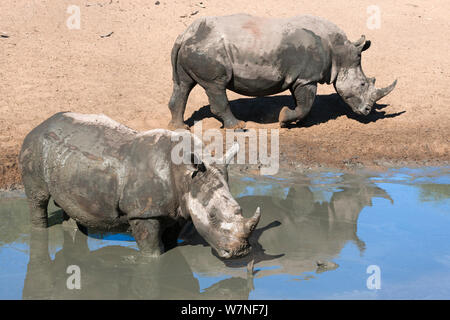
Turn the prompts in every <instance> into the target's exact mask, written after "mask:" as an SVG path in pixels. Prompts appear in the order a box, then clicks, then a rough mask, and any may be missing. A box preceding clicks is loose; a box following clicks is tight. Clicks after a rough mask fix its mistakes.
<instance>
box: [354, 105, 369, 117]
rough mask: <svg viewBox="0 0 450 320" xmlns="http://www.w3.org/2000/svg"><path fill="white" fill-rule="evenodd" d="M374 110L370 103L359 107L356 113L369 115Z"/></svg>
mask: <svg viewBox="0 0 450 320" xmlns="http://www.w3.org/2000/svg"><path fill="white" fill-rule="evenodd" d="M371 111H372V107H371V106H370V105H366V106H365V107H363V108H361V109H359V110H358V111H357V112H356V113H359V114H360V115H363V116H367V115H368V114H369V113H370V112H371Z"/></svg>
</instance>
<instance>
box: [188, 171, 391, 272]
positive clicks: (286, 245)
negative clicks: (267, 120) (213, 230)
mask: <svg viewBox="0 0 450 320" xmlns="http://www.w3.org/2000/svg"><path fill="white" fill-rule="evenodd" d="M243 180H244V182H242V180H241V183H243V185H245V188H241V190H244V189H245V190H249V186H250V190H251V192H250V193H255V192H259V193H262V194H259V195H244V196H242V197H239V198H238V199H237V200H238V202H239V204H240V205H241V206H242V208H243V211H244V212H254V210H255V209H256V207H258V206H260V207H261V208H262V212H263V214H262V219H261V222H260V224H259V225H266V226H265V227H263V228H260V229H256V230H255V233H254V234H253V235H252V237H251V238H250V243H251V244H252V247H253V251H252V254H250V255H248V256H246V257H244V258H240V259H235V260H223V261H221V263H222V265H220V261H219V260H218V259H216V258H215V257H213V256H212V255H207V254H201V255H199V254H198V250H197V249H196V248H195V245H199V244H201V245H203V246H207V244H206V243H204V242H203V243H202V242H201V241H199V237H200V236H199V235H198V234H195V232H193V231H191V232H190V233H189V234H188V235H187V236H184V240H185V243H184V244H185V247H184V248H183V249H184V252H186V253H188V254H186V255H185V256H186V259H187V260H188V261H189V264H190V265H191V267H192V268H193V269H194V270H196V271H197V272H200V273H204V274H211V270H215V271H216V272H218V271H219V270H220V272H222V273H228V274H233V273H232V272H231V271H230V269H229V267H232V268H233V267H244V266H245V265H247V263H248V262H250V261H251V260H254V261H255V263H256V267H257V272H258V274H257V277H262V276H266V275H269V274H291V275H300V274H301V273H303V272H306V271H315V272H316V273H320V272H324V271H327V270H333V269H336V268H337V267H338V266H337V265H336V264H334V263H332V262H331V260H332V259H333V258H335V257H336V256H338V255H339V253H340V251H341V250H342V248H343V247H344V246H345V245H346V244H347V243H348V242H352V243H354V244H355V245H356V246H357V247H358V248H359V250H360V253H361V254H362V253H363V252H364V250H365V247H366V244H365V243H364V241H363V240H361V239H360V238H359V237H358V235H357V223H358V218H359V214H360V213H361V211H362V209H363V208H364V207H367V206H371V205H372V199H373V198H375V197H379V198H385V199H388V200H389V201H391V203H393V200H392V198H391V197H390V196H389V195H388V194H387V192H386V191H385V190H383V189H382V188H379V187H377V186H376V185H374V184H373V183H370V182H369V181H368V180H367V179H366V178H363V179H361V178H357V177H354V176H349V175H344V176H342V177H340V178H339V181H340V183H338V185H339V187H338V188H337V187H336V185H331V186H328V189H331V190H332V192H330V196H329V199H328V200H324V199H323V197H322V199H320V197H319V200H318V199H317V198H318V197H317V192H315V191H314V188H313V187H312V185H313V183H312V181H311V180H312V179H309V178H307V177H306V176H303V177H302V179H301V182H298V181H297V182H296V183H294V184H292V183H285V184H283V183H280V182H279V181H277V182H273V181H270V183H267V182H266V184H264V183H263V184H261V181H258V180H255V181H253V184H254V185H255V186H254V188H252V183H249V181H248V179H246V178H244V179H243ZM343 181H345V183H342V182H343ZM235 183H236V182H235ZM237 183H239V182H237ZM235 188H239V186H235ZM257 188H259V191H255V190H257ZM322 188H324V187H322ZM243 193H249V192H243ZM286 193H287V194H286ZM285 194H286V195H285ZM252 210H253V211H252ZM258 267H259V270H258Z"/></svg>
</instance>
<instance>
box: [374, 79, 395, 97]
mask: <svg viewBox="0 0 450 320" xmlns="http://www.w3.org/2000/svg"><path fill="white" fill-rule="evenodd" d="M396 84H397V80H395V81H394V82H392V84H391V85H390V86H388V87H386V88H382V89H377V90H376V91H375V99H374V101H378V100H380V99H381V98H383V97H385V96H387V95H388V94H389V93H391V91H392V90H394V88H395V85H396Z"/></svg>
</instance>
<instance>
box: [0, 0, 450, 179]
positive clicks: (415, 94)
mask: <svg viewBox="0 0 450 320" xmlns="http://www.w3.org/2000/svg"><path fill="white" fill-rule="evenodd" d="M155 1H156V0H155ZM155 1H153V0H151V1H149V0H133V1H125V0H120V1H118V0H112V1H110V0H99V1H98V0H90V1H85V0H83V1H81V0H70V1H55V0H39V1H38V0H33V1H32V0H5V1H1V2H0V97H1V98H0V186H3V187H4V186H8V185H12V184H14V183H18V182H19V181H20V179H19V174H18V168H17V154H18V151H19V149H20V145H21V143H22V140H23V138H24V137H25V135H26V134H27V133H28V132H29V131H30V130H31V129H32V128H33V127H35V126H36V125H38V124H39V123H40V122H41V121H43V120H44V119H46V118H47V117H49V116H51V115H52V114H54V113H56V112H58V111H65V110H71V111H75V112H83V113H104V114H106V115H108V116H110V117H112V118H113V119H115V120H117V121H119V122H122V123H124V124H126V125H128V126H130V127H132V128H134V129H137V130H148V129H152V128H159V127H166V125H167V123H168V121H169V110H168V108H167V103H168V101H169V98H170V95H171V91H172V81H171V76H172V70H171V64H170V51H171V48H172V45H173V42H174V40H175V38H176V36H177V35H178V34H179V33H180V32H182V31H183V30H184V29H185V28H186V26H187V25H189V24H190V23H191V22H192V21H193V20H194V19H196V18H198V17H201V16H207V15H225V14H232V13H240V12H246V13H251V14H254V15H259V16H273V17H287V16H292V15H297V14H305V13H307V14H313V15H319V16H322V17H325V18H328V19H329V20H331V21H333V22H334V23H336V24H337V25H338V26H340V27H341V28H342V29H343V30H344V31H346V33H347V36H348V37H349V39H351V40H356V39H358V38H359V37H360V35H361V34H365V35H366V37H367V38H368V39H370V40H371V41H372V47H371V48H370V49H369V50H368V51H366V52H364V54H363V69H364V71H365V73H366V74H367V75H368V76H376V77H377V84H378V85H379V86H385V85H388V84H389V83H391V81H392V80H394V79H395V78H398V85H397V88H396V89H395V90H394V91H393V92H392V93H391V94H390V95H388V96H387V97H385V98H384V99H383V100H381V101H380V104H381V105H380V106H379V108H380V109H379V110H377V111H376V112H374V113H373V114H371V115H369V117H367V118H365V119H363V118H359V117H356V116H355V115H353V114H352V113H351V112H350V111H349V109H348V108H347V107H346V106H344V105H342V104H341V103H340V102H339V99H338V98H337V97H336V96H335V95H331V94H332V93H334V89H333V87H332V86H325V85H324V86H320V87H319V92H318V93H319V94H320V96H319V97H318V99H317V100H316V104H315V106H314V107H313V110H312V113H311V114H310V116H309V117H308V119H307V120H306V121H305V122H304V123H303V125H302V126H299V127H295V128H291V129H282V130H281V131H280V145H281V149H282V150H281V151H282V165H283V164H284V165H292V164H294V165H295V164H297V165H298V164H301V165H303V166H313V167H314V166H319V165H320V166H327V167H335V168H342V167H345V166H347V167H348V166H350V167H351V166H358V165H364V166H368V167H371V166H381V167H383V166H384V167H385V166H389V165H423V164H426V165H430V164H433V165H434V164H448V161H449V136H450V134H449V131H450V126H449V123H450V122H449V120H450V119H449V112H448V107H449V104H450V91H449V90H448V87H447V86H448V83H449V82H450V73H449V65H450V41H449V38H450V20H449V19H448V13H449V12H450V2H449V1H448V0H435V1H432V2H430V1H424V0H406V1H405V0H399V1H381V0H376V1H373V0H370V1H360V0H350V1H343V0H339V1H328V0H327V1H301V0H292V1H291V0H283V1H280V0H278V1H275V0H258V1H256V0H254V1H238V0H231V1H218V0H202V4H199V3H200V1H181V0H178V1H167V0H159V1H160V4H159V5H156V4H155ZM372 4H375V5H378V6H379V8H380V9H381V28H379V29H374V30H370V29H369V28H368V27H367V24H366V21H367V19H368V17H369V15H368V13H367V7H368V6H369V5H372ZM70 5H78V6H79V7H80V9H81V29H80V30H69V29H68V27H67V25H66V20H67V19H68V17H69V16H70V14H68V13H67V8H68V7H69V6H70ZM203 7H204V8H203ZM111 32H113V33H112V34H110V33H111ZM109 34H110V36H107V37H101V36H105V35H109ZM229 99H230V101H234V102H232V106H233V108H234V110H238V111H239V110H249V109H253V108H255V109H258V108H261V109H262V110H272V111H273V112H275V111H276V110H277V109H279V107H281V106H282V105H283V104H284V105H288V104H292V103H293V102H292V101H291V100H290V98H289V97H288V96H287V93H284V94H281V96H277V97H269V98H264V99H254V98H248V97H242V96H239V95H237V94H234V93H232V92H230V93H229ZM237 99H243V100H238V101H236V100H237ZM386 105H387V106H386ZM207 106H208V101H207V97H206V95H205V94H204V91H203V90H202V89H201V88H200V87H196V88H195V89H194V91H193V92H192V93H191V96H190V99H189V102H188V107H187V112H186V116H185V118H186V120H188V119H189V120H190V121H191V122H192V120H194V119H196V120H200V119H204V122H203V127H204V128H205V129H206V128H219V127H220V123H219V122H218V121H217V120H216V119H214V118H212V117H210V113H209V112H208V108H209V107H207ZM196 110H201V111H200V112H196V113H194V112H195V111H196ZM274 118H277V116H276V115H275V117H274ZM269 122H270V121H269ZM247 127H250V128H278V124H277V123H256V122H248V124H247Z"/></svg>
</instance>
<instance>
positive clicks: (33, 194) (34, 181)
mask: <svg viewBox="0 0 450 320" xmlns="http://www.w3.org/2000/svg"><path fill="white" fill-rule="evenodd" d="M22 181H23V184H24V187H25V193H26V195H27V200H28V205H29V207H30V214H31V224H32V226H33V227H37V228H47V225H48V213H47V206H48V202H49V200H50V194H49V192H48V190H47V187H46V184H45V182H44V181H41V179H40V178H35V177H32V176H30V175H24V176H23V177H22Z"/></svg>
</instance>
